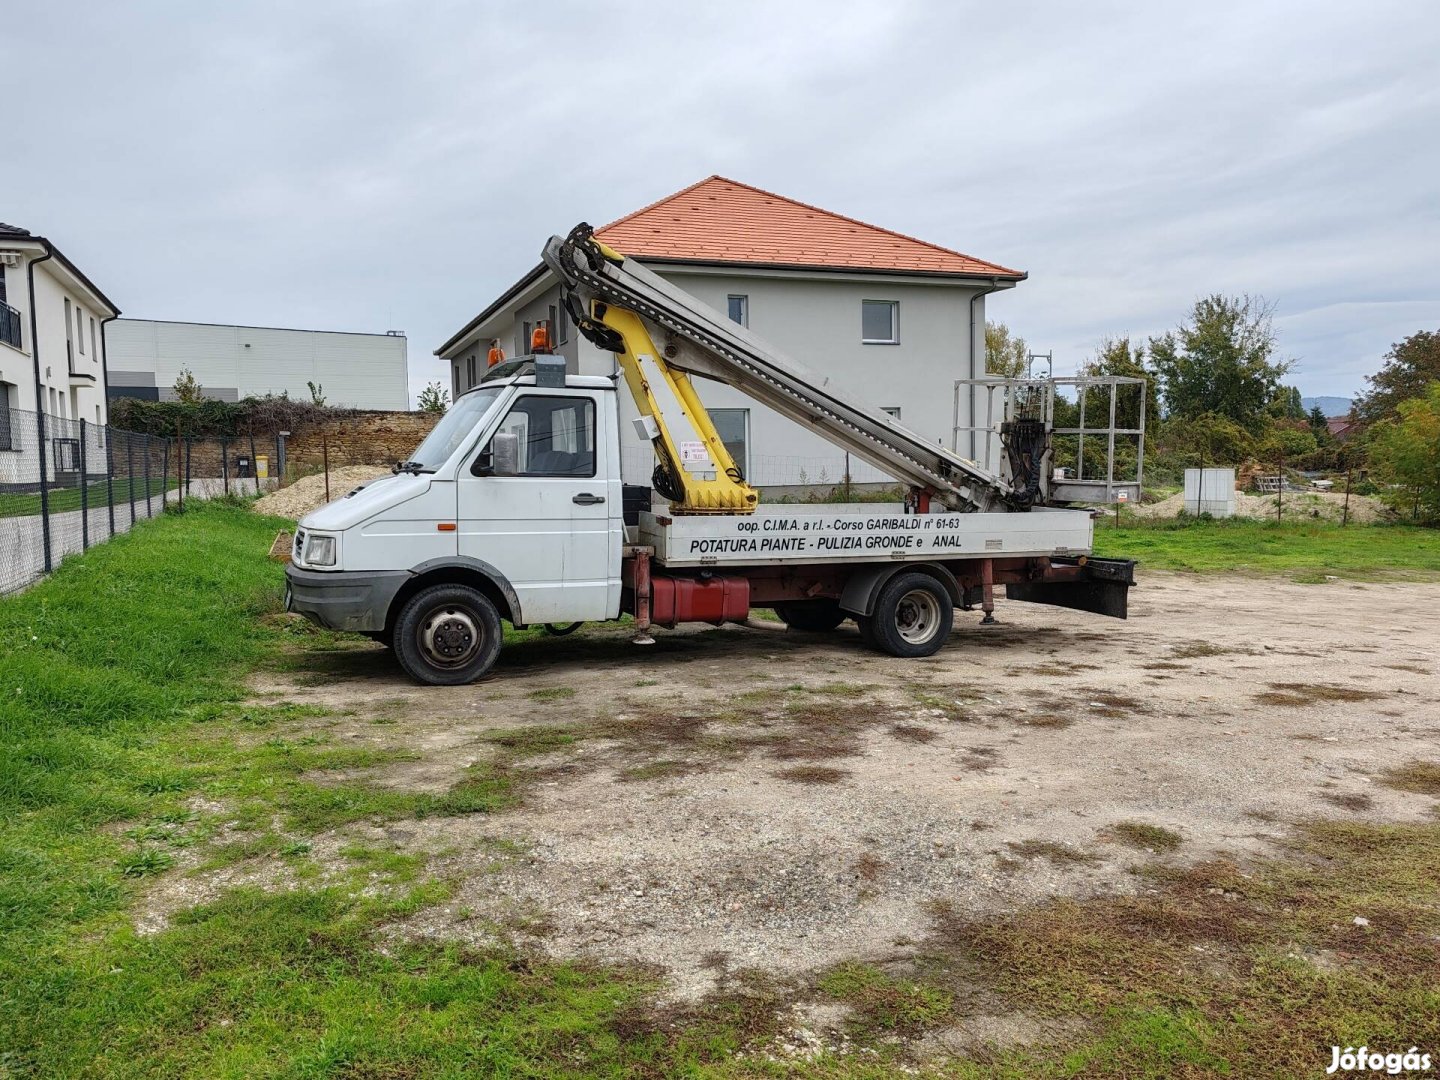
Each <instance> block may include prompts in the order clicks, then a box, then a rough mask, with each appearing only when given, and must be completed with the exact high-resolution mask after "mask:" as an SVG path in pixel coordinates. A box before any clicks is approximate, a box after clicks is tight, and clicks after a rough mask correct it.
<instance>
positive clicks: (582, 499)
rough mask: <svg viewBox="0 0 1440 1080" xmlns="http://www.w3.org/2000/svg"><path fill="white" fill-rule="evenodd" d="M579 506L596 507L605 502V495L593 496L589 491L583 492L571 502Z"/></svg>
mask: <svg viewBox="0 0 1440 1080" xmlns="http://www.w3.org/2000/svg"><path fill="white" fill-rule="evenodd" d="M570 501H571V502H573V503H575V504H576V505H578V506H594V505H596V504H597V503H603V502H604V501H605V496H604V495H591V494H590V493H589V492H588V491H582V492H581V493H580V494H579V495H576V496H575V497H574V498H573V499H571V500H570Z"/></svg>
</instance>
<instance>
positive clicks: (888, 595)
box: [861, 573, 955, 657]
mask: <svg viewBox="0 0 1440 1080" xmlns="http://www.w3.org/2000/svg"><path fill="white" fill-rule="evenodd" d="M869 623H870V626H869V628H868V631H867V630H866V629H865V628H864V627H862V630H861V632H862V633H864V634H867V637H868V640H869V641H870V643H871V644H872V645H873V646H874V647H875V648H877V649H879V650H880V651H881V652H887V653H889V654H890V655H891V656H904V657H915V656H931V655H933V654H935V653H937V652H939V651H940V649H941V648H942V647H943V646H944V644H945V642H946V640H947V639H948V638H949V637H950V630H951V627H952V626H954V624H955V606H954V604H953V603H951V600H950V593H949V592H948V591H946V589H945V586H944V585H942V584H940V582H938V581H936V580H935V579H934V578H932V577H930V576H929V575H928V574H916V573H910V574H897V575H896V576H895V577H893V578H891V579H890V581H889V583H888V584H886V586H885V587H884V588H883V589H881V590H880V595H879V596H878V597H876V599H875V613H874V615H872V616H871V617H870V619H869Z"/></svg>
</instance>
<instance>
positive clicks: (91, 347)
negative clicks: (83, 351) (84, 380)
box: [90, 318, 100, 360]
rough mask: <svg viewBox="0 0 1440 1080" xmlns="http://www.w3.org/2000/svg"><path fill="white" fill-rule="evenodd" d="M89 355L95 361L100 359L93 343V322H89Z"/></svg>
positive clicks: (96, 346) (97, 347)
mask: <svg viewBox="0 0 1440 1080" xmlns="http://www.w3.org/2000/svg"><path fill="white" fill-rule="evenodd" d="M90 355H91V356H93V357H95V359H96V360H99V359H100V348H99V346H98V345H96V343H95V320H94V319H93V318H92V319H91V320H90Z"/></svg>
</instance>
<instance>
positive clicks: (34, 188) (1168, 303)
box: [0, 0, 1440, 394]
mask: <svg viewBox="0 0 1440 1080" xmlns="http://www.w3.org/2000/svg"><path fill="white" fill-rule="evenodd" d="M6 30H7V34H8V35H10V36H11V38H12V40H13V42H14V45H15V47H13V48H12V49H10V50H7V54H8V58H7V63H6V65H5V66H4V70H3V71H0V90H3V92H4V94H5V99H6V100H7V101H8V102H10V103H12V108H11V109H10V110H9V111H8V112H7V118H6V122H7V126H8V133H7V140H8V148H9V152H10V156H11V158H12V160H14V161H21V162H24V163H25V164H24V166H23V167H20V168H15V167H14V166H12V167H11V168H10V169H7V171H6V176H5V179H6V184H5V188H4V190H3V191H0V210H3V213H0V217H3V218H4V220H8V221H13V222H15V223H17V224H21V225H24V226H26V227H28V228H31V229H34V230H36V231H42V232H44V233H46V234H47V235H49V236H51V237H53V238H54V239H56V240H57V241H58V242H60V243H61V244H62V245H63V246H64V247H65V249H66V251H67V253H69V254H70V255H71V256H72V257H73V258H75V259H76V260H77V261H79V262H80V263H81V264H82V265H83V266H84V267H85V268H86V269H87V271H90V272H91V273H92V275H93V276H94V277H95V278H96V280H97V281H99V282H100V283H101V284H102V286H103V287H104V288H105V289H106V290H107V292H110V293H111V294H112V295H113V296H115V297H116V299H117V301H118V302H119V303H120V304H121V305H122V306H123V307H124V308H125V309H126V311H127V312H128V313H130V314H134V315H137V316H149V317H156V318H172V319H198V320H208V321H217V322H242V323H247V322H253V323H264V324H271V325H294V326H309V327H316V328H323V329H350V330H377V331H379V330H389V329H400V330H404V331H405V332H406V333H407V334H408V336H409V340H410V355H411V362H412V371H413V374H414V379H413V383H414V385H415V387H417V388H418V386H420V385H422V384H423V382H424V381H425V380H426V379H427V378H438V377H442V375H443V366H442V365H440V364H439V363H438V362H436V361H434V360H433V359H432V358H431V357H430V352H431V350H432V349H433V348H434V347H435V346H436V345H438V344H439V343H440V342H441V341H442V340H444V339H445V338H446V337H448V336H449V334H450V333H451V332H452V331H454V330H455V329H457V328H458V327H459V326H460V325H462V324H463V323H464V322H466V321H467V320H468V319H469V318H470V317H471V316H472V315H473V314H474V313H475V312H476V311H478V310H479V309H480V308H481V307H482V306H484V304H485V303H487V302H488V301H489V300H491V299H492V298H493V297H494V296H496V295H497V294H498V293H499V292H500V291H501V290H502V289H504V288H505V287H506V286H508V285H509V284H510V283H511V282H512V281H513V280H515V278H516V277H518V276H519V275H520V274H521V273H522V272H524V271H525V270H526V269H528V268H529V267H530V266H532V265H534V263H535V261H536V258H537V255H538V251H539V247H540V245H541V243H542V242H543V240H544V239H545V237H546V236H548V235H549V234H550V233H552V232H558V231H563V230H564V229H566V228H568V227H569V226H570V225H573V224H574V223H575V222H576V221H579V220H581V219H586V220H590V221H592V222H594V223H597V224H598V223H601V222H604V221H607V220H610V219H612V218H615V217H618V216H620V215H621V214H624V213H627V212H628V211H630V210H632V209H635V208H636V207H638V206H640V205H643V204H645V203H647V202H650V201H652V200H654V199H656V198H658V197H661V196H663V195H665V194H668V193H669V192H671V191H673V190H676V189H678V188H680V187H682V186H684V185H686V184H689V183H692V182H693V181H695V180H697V179H699V178H700V177H703V176H706V175H708V174H710V173H714V172H719V173H724V174H726V175H730V176H733V177H735V178H736V179H740V180H744V181H746V182H749V183H753V184H757V185H759V186H762V187H767V188H771V189H773V190H776V191H779V192H781V193H783V194H787V195H791V196H793V197H796V198H799V199H803V200H805V201H807V202H813V203H816V204H819V205H821V206H825V207H827V208H830V209H834V210H837V211H840V212H843V213H847V214H851V215H853V216H856V217H860V218H863V219H865V220H869V221H874V222H876V223H877V224H882V225H886V226H889V227H892V228H896V229H899V230H901V231H904V232H908V233H912V234H914V235H917V236H922V237H925V238H926V239H931V240H934V241H936V242H938V243H942V244H946V245H948V246H952V247H956V248H959V249H960V250H962V251H967V252H970V253H973V254H976V255H979V256H981V257H983V258H988V259H993V260H995V261H998V262H1001V263H1005V264H1007V265H1012V266H1020V267H1023V268H1025V269H1027V270H1028V271H1030V275H1031V276H1030V280H1029V281H1027V282H1025V283H1024V284H1022V285H1021V286H1020V287H1019V288H1017V289H1016V290H1014V291H1013V292H1010V293H1006V294H1004V295H1003V296H1001V297H997V298H996V299H995V300H994V301H993V302H992V304H991V307H990V310H991V315H992V317H996V318H1000V319H1004V320H1005V321H1007V322H1008V323H1010V325H1011V326H1012V327H1013V328H1014V329H1015V330H1016V331H1018V332H1019V333H1022V334H1023V335H1024V336H1025V337H1026V338H1027V339H1028V340H1029V342H1030V343H1031V345H1032V347H1034V348H1037V349H1039V350H1042V351H1045V350H1051V349H1053V350H1054V352H1055V354H1056V360H1057V364H1056V366H1057V370H1062V371H1064V370H1069V369H1071V368H1073V367H1074V365H1075V364H1076V363H1078V362H1079V361H1080V360H1083V359H1084V358H1085V356H1086V355H1087V354H1088V353H1089V351H1090V350H1091V349H1092V348H1093V346H1094V344H1095V342H1096V341H1097V340H1098V339H1099V338H1101V337H1103V336H1105V335H1113V334H1126V333H1128V334H1132V335H1141V336H1143V335H1146V334H1150V333H1156V332H1159V331H1161V330H1163V329H1165V328H1167V327H1170V326H1173V325H1174V324H1175V323H1176V322H1177V321H1178V320H1179V319H1180V318H1182V317H1183V315H1184V313H1185V311H1186V310H1187V309H1188V307H1189V306H1190V305H1191V304H1192V303H1193V301H1194V300H1195V298H1196V297H1198V296H1201V295H1205V294H1207V293H1211V292H1250V293H1260V294H1264V295H1265V296H1267V297H1268V298H1270V299H1271V300H1274V301H1276V302H1277V303H1278V313H1277V314H1278V319H1277V325H1278V327H1279V328H1280V330H1281V331H1282V343H1283V346H1284V348H1285V350H1286V352H1287V353H1289V354H1290V355H1293V356H1296V357H1297V358H1298V360H1299V365H1298V369H1297V371H1298V375H1297V377H1298V381H1299V382H1300V384H1301V385H1302V386H1303V387H1304V389H1305V391H1306V392H1307V393H1312V394H1319V393H1325V394H1330V393H1334V394H1348V393H1350V392H1352V391H1354V390H1356V389H1358V388H1359V387H1360V385H1361V383H1362V379H1363V376H1364V375H1365V374H1368V373H1369V372H1371V371H1373V370H1374V368H1375V367H1376V366H1377V364H1378V362H1379V358H1380V356H1381V355H1382V354H1383V353H1384V351H1385V350H1386V349H1387V348H1388V347H1389V345H1390V343H1391V342H1392V341H1393V340H1395V339H1396V338H1398V337H1401V336H1403V335H1404V334H1406V333H1409V332H1412V331H1413V330H1417V329H1421V328H1424V327H1430V328H1433V327H1435V326H1436V325H1437V323H1440V261H1437V260H1436V259H1435V258H1434V252H1435V251H1436V250H1440V200H1437V199H1436V198H1435V192H1434V177H1435V176H1437V175H1440V144H1437V142H1436V140H1435V139H1434V132H1435V131H1436V130H1440V85H1437V84H1436V83H1435V81H1434V79H1433V78H1432V77H1431V75H1430V72H1431V71H1432V58H1433V56H1434V55H1435V52H1436V49H1437V46H1440V9H1435V8H1433V7H1432V6H1431V5H1417V4H1405V3H1395V4H1383V3H1382V4H1370V5H1366V6H1365V7H1364V8H1363V10H1362V9H1360V8H1357V7H1356V6H1355V5H1353V4H1340V3H1305V4H1298V3H1297V4H1265V5H1255V4H1241V3H1215V4H1207V5H1202V6H1185V7H1182V6H1177V5H1164V4H1152V5H1132V4H1118V3H1116V4H1106V3H1099V4H1087V5H1074V4H1067V3H1047V4H1035V5H1024V6H1016V5H1009V6H1000V5H973V4H952V3H939V2H930V3H920V2H910V3H873V4H858V3H837V2H833V0H831V2H799V0H796V2H791V3H786V4H775V3H767V2H759V0H732V2H727V3H726V4H724V5H686V4H667V3H658V2H656V3H641V2H623V0H622V2H617V3H614V4H609V5H602V6H596V5H590V4H584V3H578V2H576V3H544V2H534V3H530V4H527V5H523V6H522V5H504V6H502V5H484V6H480V5H467V4H458V3H427V4H413V3H399V2H394V3H390V2H370V3H362V4H340V3H309V4H305V5H289V4H280V3H273V4H251V3H236V4H230V5H202V6H194V5H191V6H183V7H182V6H176V5H173V4H164V3H151V4H144V3H141V4H131V5H103V4H99V3H95V4H91V5H86V6H85V7H84V9H83V10H81V11H78V12H77V11H76V9H74V8H73V7H67V8H57V7H56V6H54V5H30V6H29V7H24V8H18V9H16V10H15V11H12V12H10V13H8V14H7V16H6ZM57 72H63V73H64V77H63V78H60V77H57V75H56V73H57Z"/></svg>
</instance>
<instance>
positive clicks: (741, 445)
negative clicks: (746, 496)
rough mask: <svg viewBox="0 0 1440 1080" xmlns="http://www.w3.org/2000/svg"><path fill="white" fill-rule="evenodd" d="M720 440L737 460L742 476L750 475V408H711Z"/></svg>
mask: <svg viewBox="0 0 1440 1080" xmlns="http://www.w3.org/2000/svg"><path fill="white" fill-rule="evenodd" d="M707 411H708V412H709V413H710V419H711V421H713V422H714V424H715V430H716V431H717V432H718V433H719V435H720V441H721V442H722V443H724V444H725V449H726V450H728V451H729V452H730V456H731V457H732V458H733V459H734V460H735V464H736V466H737V467H738V468H739V469H740V473H741V475H742V476H749V475H750V454H749V450H750V410H749V409H709V410H707Z"/></svg>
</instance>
